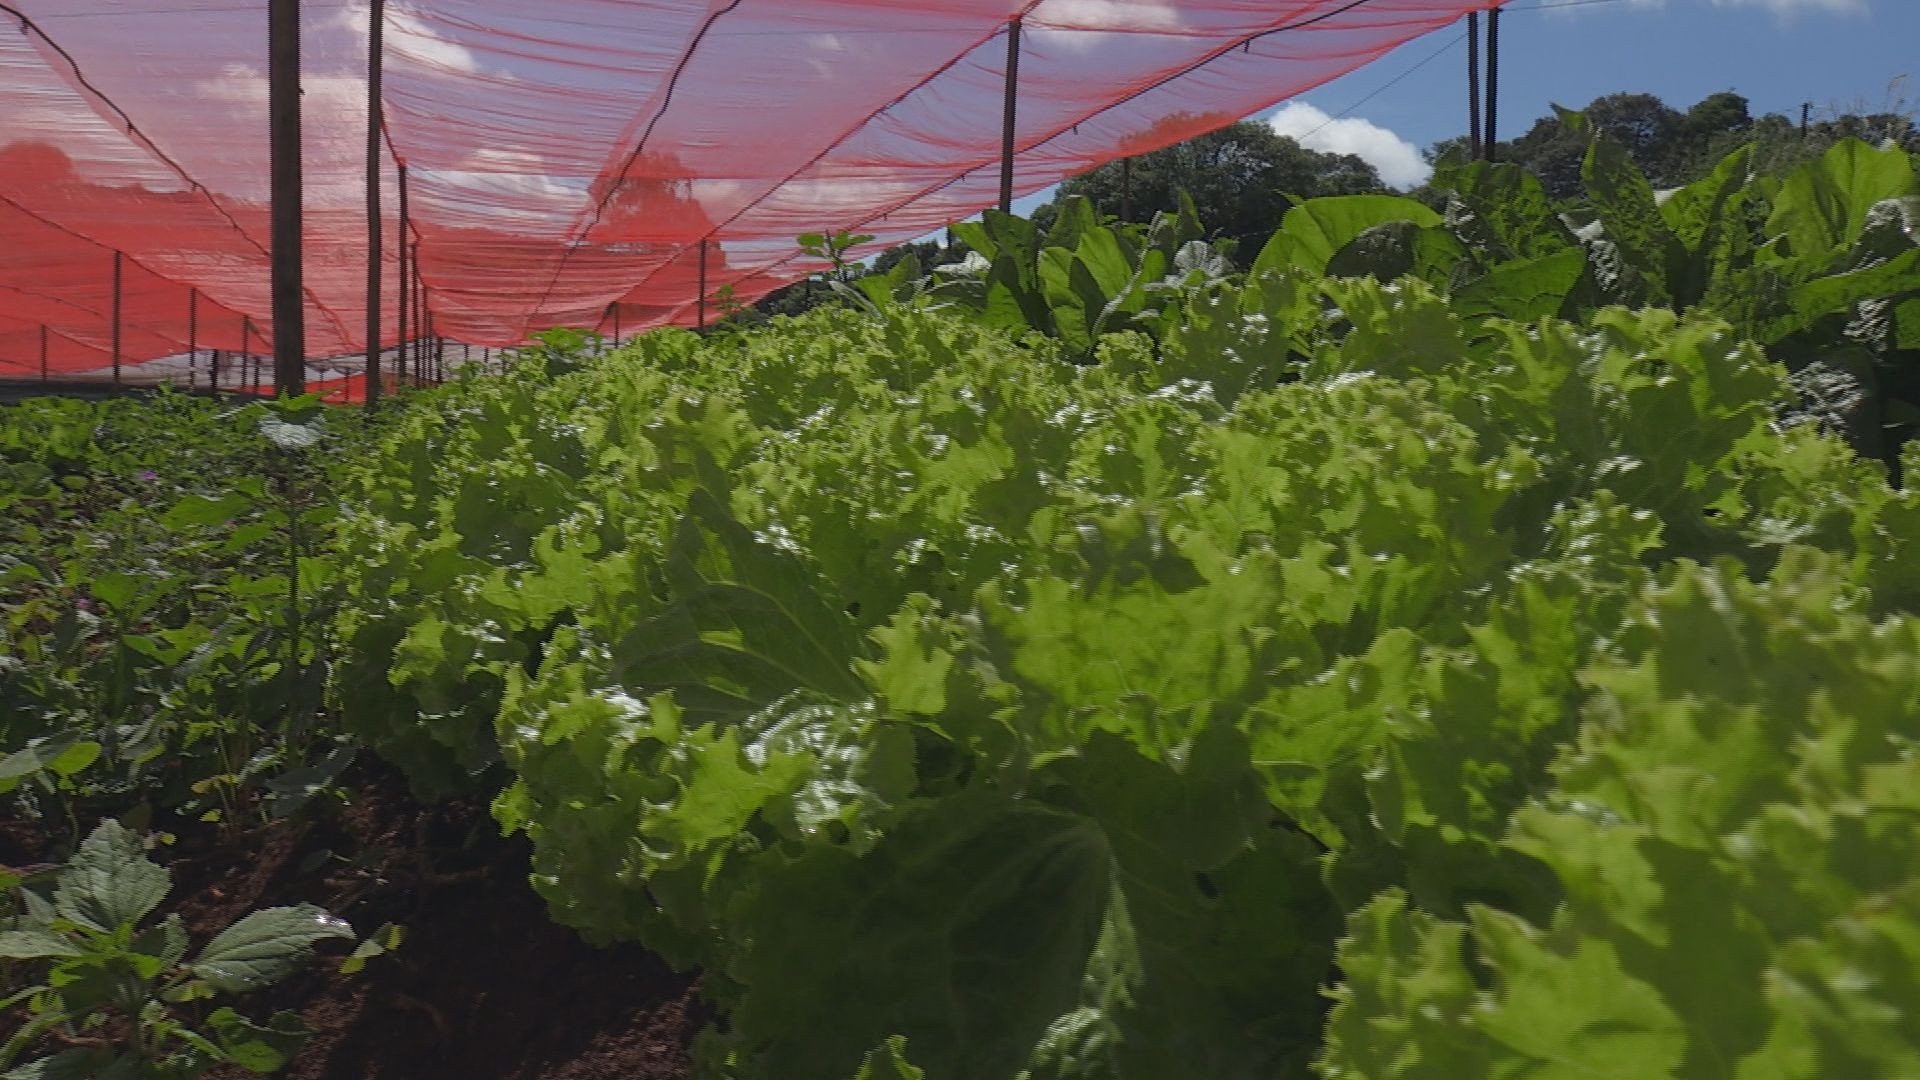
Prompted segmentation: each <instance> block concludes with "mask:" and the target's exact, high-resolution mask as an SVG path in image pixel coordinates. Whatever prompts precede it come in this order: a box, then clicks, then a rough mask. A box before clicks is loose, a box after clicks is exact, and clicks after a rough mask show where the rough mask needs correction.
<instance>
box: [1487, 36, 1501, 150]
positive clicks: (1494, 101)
mask: <svg viewBox="0 0 1920 1080" xmlns="http://www.w3.org/2000/svg"><path fill="white" fill-rule="evenodd" d="M1499 106H1500V9H1499V8H1497V7H1495V8H1489V9H1488V11H1487V130H1486V147H1485V149H1486V156H1487V160H1488V161H1493V160H1495V159H1496V158H1497V156H1498V153H1497V152H1498V149H1499V145H1500V138H1499V136H1498V135H1497V134H1496V132H1497V131H1498V130H1499V129H1498V127H1497V126H1496V125H1495V123H1494V120H1495V118H1496V116H1497V115H1498V113H1499Z"/></svg>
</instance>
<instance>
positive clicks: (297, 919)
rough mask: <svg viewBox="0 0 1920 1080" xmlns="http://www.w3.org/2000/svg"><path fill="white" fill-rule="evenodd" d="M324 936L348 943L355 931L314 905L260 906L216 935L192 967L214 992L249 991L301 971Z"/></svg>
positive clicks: (239, 992) (240, 992)
mask: <svg viewBox="0 0 1920 1080" xmlns="http://www.w3.org/2000/svg"><path fill="white" fill-rule="evenodd" d="M327 938H345V939H348V940H352V938H353V927H351V926H349V925H347V924H346V923H345V922H343V921H341V920H340V919H336V918H334V917H333V916H332V915H329V914H327V912H326V910H325V909H323V908H319V907H315V906H314V905H312V904H297V905H295V906H293V907H275V908H263V909H261V910H259V911H255V912H251V913H249V914H247V915H246V916H245V917H243V918H242V919H241V920H240V921H239V922H236V923H234V924H233V925H232V926H229V927H227V928H226V929H225V930H222V931H220V933H218V934H216V935H214V938H213V940H212V941H209V942H207V945H206V947H205V948H203V949H201V950H200V955H199V956H196V957H195V958H194V960H193V963H192V964H191V965H190V968H191V970H192V971H193V974H194V976H195V977H196V978H200V979H204V980H205V981H206V982H207V983H208V984H209V985H211V986H213V987H214V988H215V989H217V990H222V991H225V992H227V993H229V994H244V993H251V992H253V991H255V990H260V989H263V988H265V987H268V986H271V985H273V984H274V983H276V982H279V981H280V980H281V979H284V978H286V977H287V976H288V975H291V974H293V973H294V972H295V971H297V970H299V968H300V966H301V965H302V964H305V963H306V962H307V960H308V958H309V957H311V956H312V954H313V945H314V943H315V942H318V941H324V940H326V939H327Z"/></svg>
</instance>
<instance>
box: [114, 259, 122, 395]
mask: <svg viewBox="0 0 1920 1080" xmlns="http://www.w3.org/2000/svg"><path fill="white" fill-rule="evenodd" d="M121 261H122V260H121V257H120V253H119V252H118V251H116V252H114V253H113V388H114V389H115V390H118V389H119V388H120V263H121Z"/></svg>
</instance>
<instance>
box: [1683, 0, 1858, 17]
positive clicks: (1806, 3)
mask: <svg viewBox="0 0 1920 1080" xmlns="http://www.w3.org/2000/svg"><path fill="white" fill-rule="evenodd" d="M1713 6H1714V7H1759V8H1766V9H1767V10H1768V11H1771V12H1773V13H1774V14H1775V15H1782V16H1784V15H1798V14H1799V13H1801V12H1803V11H1808V12H1827V13H1830V14H1834V15H1865V14H1866V13H1867V0H1713Z"/></svg>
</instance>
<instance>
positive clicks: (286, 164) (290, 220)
mask: <svg viewBox="0 0 1920 1080" xmlns="http://www.w3.org/2000/svg"><path fill="white" fill-rule="evenodd" d="M267 117H268V120H267V123H268V128H269V135H270V142H271V147H272V167H271V177H272V186H273V389H274V393H276V394H279V395H282V396H289V397H290V396H294V395H297V394H303V393H306V389H307V370H306V369H307V355H306V354H307V331H306V308H305V305H304V303H303V292H304V291H303V288H302V284H301V276H300V275H301V262H300V252H301V244H302V237H301V206H300V200H301V197H302V196H301V177H300V0H268V3H267Z"/></svg>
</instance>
